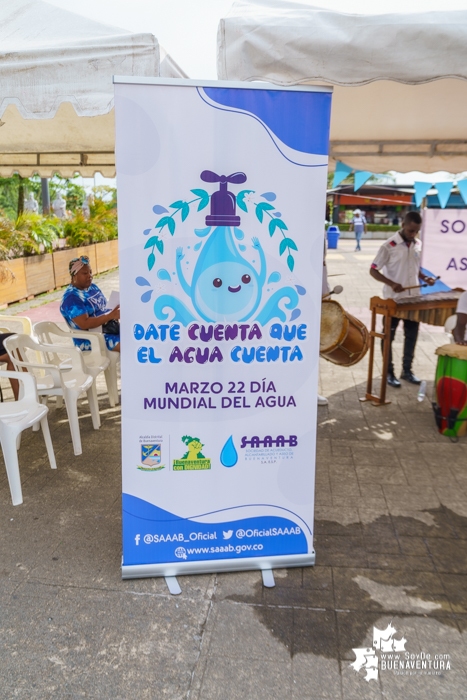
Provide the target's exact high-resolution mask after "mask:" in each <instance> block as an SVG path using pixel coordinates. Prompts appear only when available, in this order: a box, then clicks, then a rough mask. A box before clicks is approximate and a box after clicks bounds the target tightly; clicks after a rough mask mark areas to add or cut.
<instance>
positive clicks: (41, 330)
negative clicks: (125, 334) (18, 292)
mask: <svg viewBox="0 0 467 700" xmlns="http://www.w3.org/2000/svg"><path fill="white" fill-rule="evenodd" d="M34 331H35V333H37V335H40V336H41V338H44V340H43V341H42V342H46V343H49V340H47V339H46V338H47V337H50V335H57V336H60V337H62V338H70V339H72V338H77V339H81V340H89V341H90V343H91V351H84V352H83V357H84V361H85V363H86V366H87V367H89V369H90V370H91V369H92V366H93V365H94V366H99V365H100V364H101V363H102V359H101V360H98V359H97V344H96V339H97V343H99V348H100V356H101V358H107V359H108V361H109V364H108V367H107V368H106V369H105V370H104V375H105V382H106V384H107V393H108V395H109V403H110V405H111V407H112V408H114V407H115V406H116V405H117V404H118V403H119V396H118V380H117V364H118V361H119V359H120V353H119V352H112V350H108V349H107V346H106V344H105V338H104V335H103V333H102V329H101V328H99V329H97V328H96V329H94V330H93V331H78V330H76V329H75V328H70V326H68V325H67V327H66V330H63V329H62V328H60V327H59V326H57V324H56V323H52V322H49V321H41V322H40V323H36V324H34ZM101 371H102V370H99V372H101ZM99 372H97V374H99ZM93 376H94V375H93Z"/></svg>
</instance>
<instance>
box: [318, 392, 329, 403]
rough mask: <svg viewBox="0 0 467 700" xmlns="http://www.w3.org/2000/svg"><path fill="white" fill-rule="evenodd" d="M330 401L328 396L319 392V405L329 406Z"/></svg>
mask: <svg viewBox="0 0 467 700" xmlns="http://www.w3.org/2000/svg"><path fill="white" fill-rule="evenodd" d="M328 403H329V401H328V400H327V398H326V397H325V396H320V395H319V394H318V406H327V405H328Z"/></svg>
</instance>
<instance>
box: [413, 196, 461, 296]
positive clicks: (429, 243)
mask: <svg viewBox="0 0 467 700" xmlns="http://www.w3.org/2000/svg"><path fill="white" fill-rule="evenodd" d="M422 214H423V229H422V242H423V246H422V267H423V269H424V270H427V271H428V272H430V274H432V275H434V276H435V277H438V275H439V276H440V277H441V282H443V283H444V284H445V285H446V287H447V288H450V289H454V288H456V287H461V288H462V289H467V209H425V210H424V211H423V212H422ZM428 291H433V288H430V287H429V288H428Z"/></svg>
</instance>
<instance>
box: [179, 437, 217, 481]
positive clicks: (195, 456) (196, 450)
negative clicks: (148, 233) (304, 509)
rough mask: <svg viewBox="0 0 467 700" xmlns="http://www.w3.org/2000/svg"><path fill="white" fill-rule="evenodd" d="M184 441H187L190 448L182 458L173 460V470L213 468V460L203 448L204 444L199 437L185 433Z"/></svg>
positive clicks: (186, 443)
mask: <svg viewBox="0 0 467 700" xmlns="http://www.w3.org/2000/svg"><path fill="white" fill-rule="evenodd" d="M182 442H184V443H185V445H186V446H187V448H188V450H187V452H185V454H184V455H183V457H182V458H181V459H174V460H173V462H172V467H173V470H174V471H176V472H182V471H193V470H198V469H211V460H210V459H207V458H206V457H205V456H204V455H203V453H202V452H201V450H202V449H203V447H204V445H203V443H202V442H201V440H200V439H199V438H197V437H191V435H184V436H183V437H182Z"/></svg>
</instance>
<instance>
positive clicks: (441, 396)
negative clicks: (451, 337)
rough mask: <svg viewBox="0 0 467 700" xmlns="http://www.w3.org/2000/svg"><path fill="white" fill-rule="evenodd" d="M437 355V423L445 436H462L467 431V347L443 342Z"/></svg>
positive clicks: (435, 409)
mask: <svg viewBox="0 0 467 700" xmlns="http://www.w3.org/2000/svg"><path fill="white" fill-rule="evenodd" d="M436 354H437V355H438V365H437V367H436V377H435V391H436V403H434V404H433V410H434V412H435V420H436V425H437V426H438V430H439V432H440V433H441V434H442V435H448V436H449V437H460V436H462V435H465V434H466V433H467V346H466V345H456V344H454V343H450V344H448V345H442V346H441V347H440V348H437V349H436Z"/></svg>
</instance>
